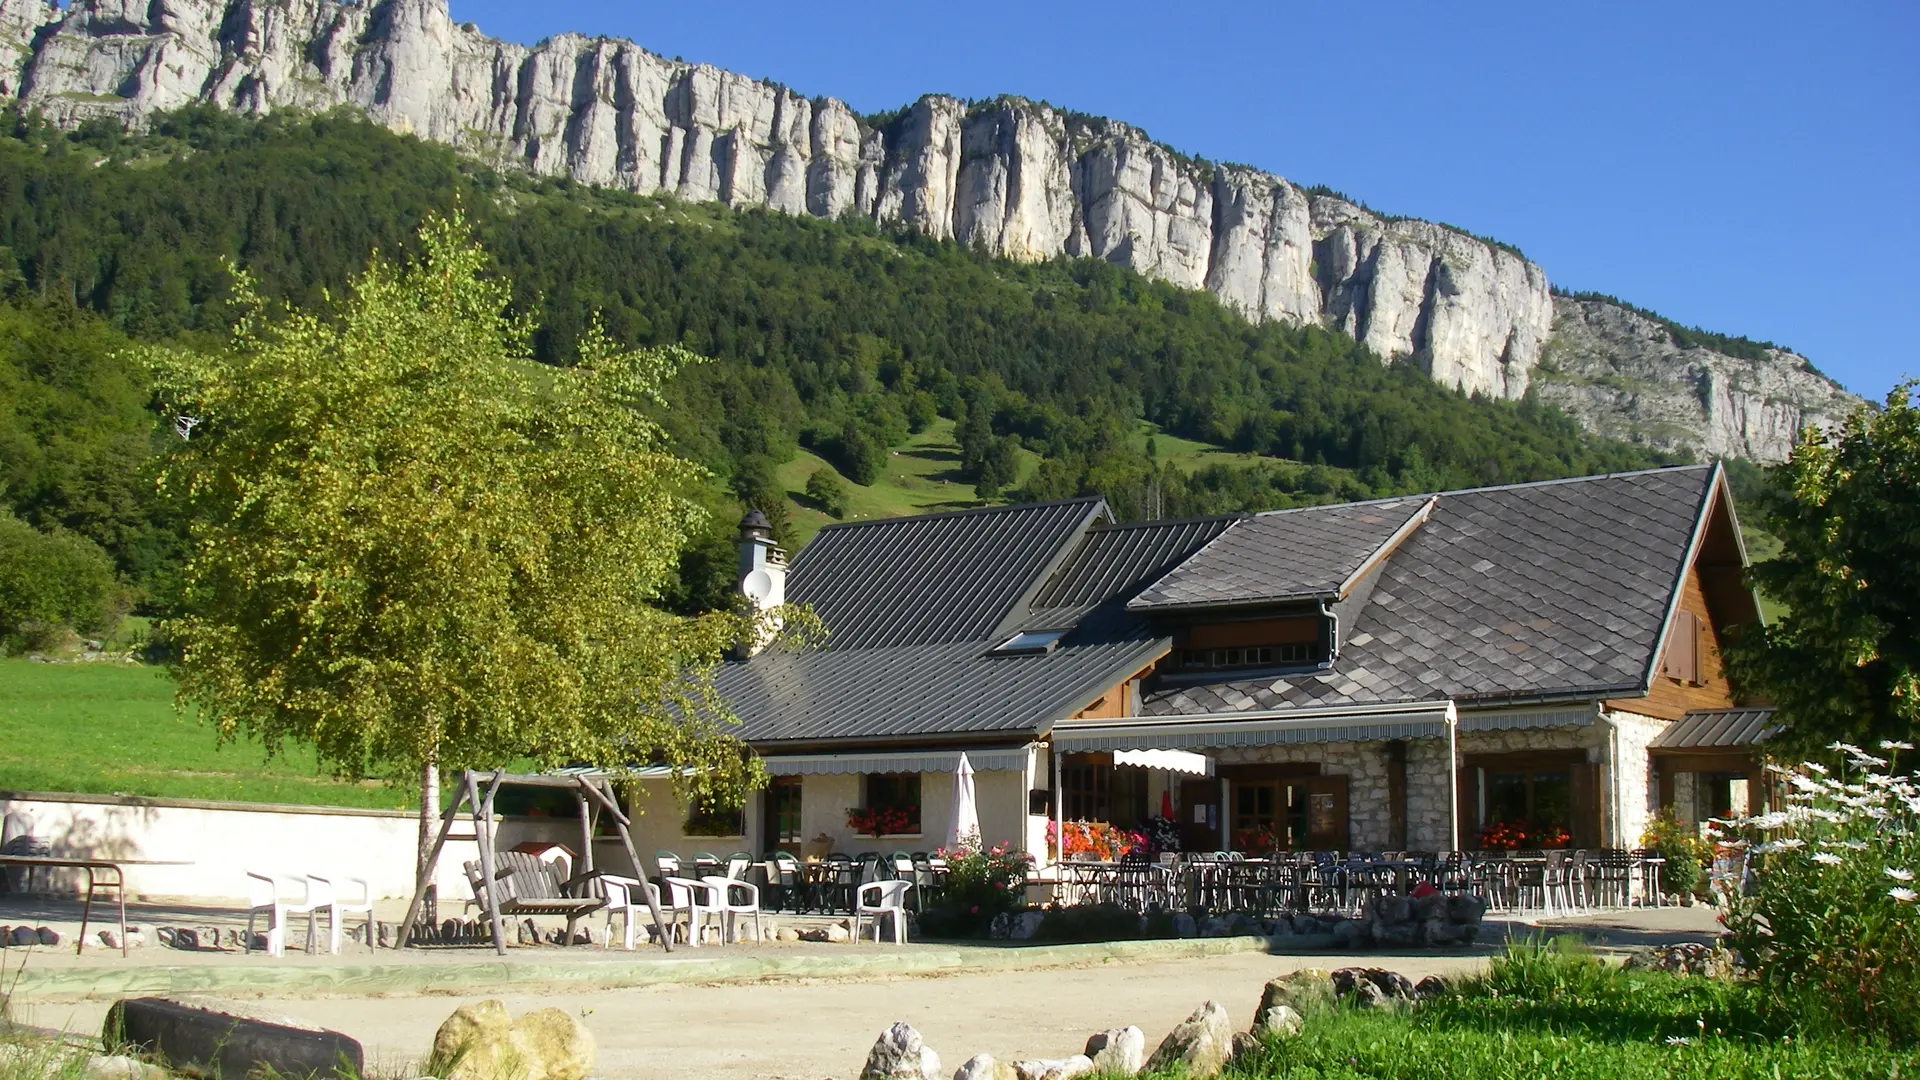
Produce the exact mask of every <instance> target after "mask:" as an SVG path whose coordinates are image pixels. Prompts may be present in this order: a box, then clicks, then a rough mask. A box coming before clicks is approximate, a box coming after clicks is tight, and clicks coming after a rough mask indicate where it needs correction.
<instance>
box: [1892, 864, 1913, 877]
mask: <svg viewBox="0 0 1920 1080" xmlns="http://www.w3.org/2000/svg"><path fill="white" fill-rule="evenodd" d="M1887 876H1888V877H1890V878H1892V879H1893V880H1895V881H1912V880H1913V871H1911V870H1902V869H1901V868H1899V867H1897V866H1889V867H1887Z"/></svg>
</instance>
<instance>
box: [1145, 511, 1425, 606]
mask: <svg viewBox="0 0 1920 1080" xmlns="http://www.w3.org/2000/svg"><path fill="white" fill-rule="evenodd" d="M1429 501H1430V498H1429V497H1428V496H1418V497H1414V498H1405V499H1383V500H1378V501H1375V502H1364V503H1344V504H1341V505H1337V506H1309V507H1301V508H1299V509H1296V510H1277V511H1273V512H1271V513H1265V514H1257V515H1255V516H1254V517H1252V518H1250V519H1248V520H1247V521H1243V522H1241V523H1240V524H1238V525H1236V526H1234V527H1233V528H1232V529H1229V530H1227V531H1226V533H1224V534H1223V535H1221V536H1220V537H1219V538H1218V539H1216V540H1215V541H1214V542H1213V543H1211V544H1208V545H1207V546H1206V547H1205V548H1204V549H1202V550H1201V551H1200V553H1199V554H1197V555H1195V556H1194V557H1193V558H1191V559H1188V560H1187V561H1186V562H1185V563H1182V564H1181V565H1180V566H1179V567H1178V568H1176V569H1175V570H1173V571H1172V572H1171V573H1169V574H1167V575H1166V576H1165V577H1163V578H1161V579H1160V580H1159V581H1158V582H1156V583H1154V584H1153V585H1152V586H1151V587H1150V588H1148V589H1146V590H1145V591H1144V592H1142V593H1141V594H1140V595H1139V596H1138V597H1136V598H1135V599H1134V600H1133V601H1132V602H1131V603H1129V604H1128V606H1129V607H1131V608H1133V609H1134V610H1136V611H1159V610H1168V609H1175V608H1190V607H1216V606H1223V605H1234V604H1262V603H1285V602H1288V601H1296V600H1327V599H1333V598H1335V597H1338V596H1340V595H1341V594H1342V593H1343V592H1344V591H1345V589H1346V587H1347V586H1348V585H1349V584H1350V583H1351V582H1352V580H1353V577H1354V575H1355V574H1357V573H1358V572H1359V571H1360V569H1361V568H1362V567H1363V566H1365V565H1366V564H1367V563H1368V562H1369V561H1371V560H1372V559H1373V557H1374V556H1375V555H1376V554H1377V553H1378V552H1380V550H1381V549H1382V548H1383V547H1384V546H1385V545H1386V544H1387V543H1388V542H1389V541H1390V540H1392V539H1393V537H1394V536H1395V535H1397V534H1399V533H1400V532H1401V531H1402V530H1403V529H1406V528H1408V527H1409V526H1411V525H1413V524H1414V518H1415V517H1416V516H1417V515H1418V514H1419V513H1420V512H1421V511H1422V510H1423V509H1424V508H1425V507H1426V505H1427V503H1428V502H1429Z"/></svg>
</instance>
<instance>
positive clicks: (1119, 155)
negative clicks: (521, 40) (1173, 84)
mask: <svg viewBox="0 0 1920 1080" xmlns="http://www.w3.org/2000/svg"><path fill="white" fill-rule="evenodd" d="M0 40H4V42H5V44H6V45H8V46H10V48H8V49H7V50H6V51H5V53H4V56H3V57H0V60H3V61H4V62H0V90H4V92H5V93H6V94H7V95H8V96H9V97H12V98H13V99H15V100H18V101H20V102H22V103H23V104H25V105H26V106H28V107H31V108H37V109H39V110H41V111H42V112H43V113H44V114H45V115H46V116H47V117H48V118H49V119H51V120H53V121H54V122H55V123H59V124H65V125H73V124H77V123H80V122H82V121H84V120H86V119H89V118H93V117H111V118H115V119H117V120H119V121H121V122H123V123H125V124H127V125H129V126H138V125H139V124H141V123H142V122H143V121H144V119H145V118H146V117H147V116H148V115H150V114H151V113H154V112H156V111H160V110H166V109H172V108H177V107H179V106H182V105H186V104H189V103H193V102H209V103H212V104H215V105H218V106H221V107H223V108H230V109H236V110H241V111H247V112H263V111H267V110H270V109H277V108H301V109H326V108H332V107H335V106H340V105H349V106H353V107H357V108H360V109H362V110H365V111H366V112H367V113H368V114H369V115H370V116H372V117H373V118H374V119H376V120H377V121H379V122H381V123H384V124H386V125H388V126H390V127H392V128H394V129H396V130H400V131H404V132H411V133H413V134H416V135H418V136H420V137H422V138H426V139H432V140H436V141H440V142H444V143H449V144H452V145H454V146H456V147H458V148H460V149H461V150H463V151H465V152H467V153H470V154H474V155H478V156H481V157H483V158H486V159H488V160H490V161H493V162H496V163H499V164H503V165H515V166H519V167H524V168H527V169H530V170H532V171H534V172H536V173H540V174H546V175H567V176H571V177H573V178H574V179H576V180H578V181H581V182H584V183H589V184H597V185H605V186H610V187H617V188H622V189H625V190H628V191H634V192H642V193H653V192H661V193H667V194H671V195H675V196H678V197H681V198H686V199H696V200H709V199H711V200H719V201H721V202H724V203H727V204H729V205H734V206H768V207H772V208H775V209H779V210H783V211H786V212H788V213H794V214H812V215H816V216H821V217H839V216H841V215H843V214H854V215H859V216H862V217H866V218H870V219H873V220H875V221H879V222H882V223H904V224H906V225H909V226H911V227H913V228H916V229H919V230H921V231H924V232H925V233H927V234H929V235H931V236H935V237H939V238H943V239H946V238H951V239H954V240H956V241H958V242H960V243H965V244H971V245H976V246H978V247H980V248H983V249H985V250H987V251H990V252H992V253H994V254H997V255H1003V256H1006V257H1009V258H1015V259H1045V258H1051V257H1054V256H1057V255H1062V254H1066V255H1072V256H1089V257H1093V258H1100V259H1106V260H1109V261H1111V262H1114V263H1118V264H1120V265H1122V266H1127V267H1130V268H1132V269H1135V270H1138V271H1140V272H1141V273H1144V274H1148V275H1151V276H1153V277H1156V278H1160V279H1162V280H1166V281H1170V282H1173V283H1176V284H1179V285H1183V286H1188V287H1191V288H1196V289H1200V288H1204V289H1207V290H1209V291H1211V292H1212V293H1214V294H1215V295H1216V296H1218V297H1220V298H1221V299H1222V300H1223V301H1224V302H1226V303H1227V304H1230V305H1232V306H1233V307H1235V308H1237V309H1239V310H1240V311H1242V312H1244V313H1246V314H1247V315H1248V316H1249V317H1251V318H1255V319H1284V320H1288V321H1292V322H1323V323H1325V324H1327V325H1330V326H1332V327H1335V328H1337V329H1339V330H1342V331H1344V332H1345V333H1347V334H1350V335H1352V336H1353V337H1354V338H1356V339H1358V340H1360V341H1363V342H1365V343H1366V344H1367V345H1369V346H1371V347H1372V348H1373V349H1374V350H1375V351H1376V352H1378V353H1379V354H1380V355H1381V356H1383V357H1388V358H1404V359H1406V360H1407V361H1409V362H1412V363H1415V364H1417V365H1419V366H1420V367H1421V368H1422V369H1423V370H1425V371H1426V372H1428V373H1429V374H1430V375H1431V376H1432V377H1433V378H1434V379H1435V380H1438V381H1440V382H1444V383H1447V384H1449V385H1453V386H1458V387H1460V388H1462V389H1465V390H1468V391H1472V392H1480V393H1485V394H1488V395H1490V396H1493V397H1500V398H1510V399H1511V398H1518V397H1520V396H1522V395H1523V394H1525V393H1526V392H1527V390H1528V388H1529V386H1530V385H1532V383H1533V381H1534V379H1533V376H1534V371H1535V368H1536V367H1537V366H1538V364H1539V363H1540V359H1541V356H1542V351H1543V349H1544V348H1545V347H1546V345H1547V342H1548V340H1549V338H1550V337H1551V336H1552V335H1553V334H1554V332H1555V305H1554V301H1553V297H1552V294H1551V292H1550V290H1549V288H1548V284H1547V277H1546V273H1545V272H1544V271H1543V270H1541V268H1540V267H1538V266H1536V265H1534V264H1533V263H1531V262H1528V261H1527V260H1525V259H1524V258H1522V257H1521V256H1520V255H1518V254H1517V253H1515V252H1514V251H1512V250H1510V249H1507V248H1503V247H1499V246H1496V245H1493V244H1489V243H1487V242H1485V241H1482V240H1479V239H1476V238H1474V237H1471V236H1468V235H1466V234H1464V233H1461V232H1459V231H1456V230H1453V229H1449V228H1446V227H1443V226H1439V225H1433V224H1429V223H1427V222H1422V221H1408V220H1389V219H1385V218H1382V217H1380V216H1378V215H1376V214H1373V213H1371V212H1369V211H1368V210H1366V209H1365V208H1363V207H1360V206H1357V205H1355V204H1353V203H1351V202H1348V201H1346V200H1344V199H1340V198H1336V197H1333V196H1330V195H1326V194H1321V193H1314V192H1310V191H1308V190H1305V189H1302V188H1299V187H1296V186H1295V185H1293V184H1290V183H1288V182H1287V181H1286V180H1283V179H1281V178H1280V177H1278V176H1274V175H1272V174H1269V173H1264V172H1260V171H1257V170H1254V169H1250V168H1244V167H1239V166H1215V165H1210V164H1208V163H1205V162H1200V161H1196V160H1194V159H1192V158H1188V157H1183V156H1181V155H1179V154H1177V153H1175V152H1174V151H1172V150H1169V149H1168V148H1166V147H1164V146H1161V145H1159V144H1157V143H1154V142H1153V141H1152V140H1150V139H1148V138H1147V137H1146V135H1145V134H1144V133H1143V132H1140V131H1138V130H1137V129H1134V128H1131V127H1128V126H1127V125H1125V124H1120V123H1113V122H1109V121H1105V120H1098V119H1092V118H1086V117H1081V116H1077V115H1072V114H1067V113H1063V112H1060V111H1058V110H1055V109H1051V108H1048V107H1046V106H1043V105H1037V104H1034V103H1032V102H1028V101H1023V100H1020V99H1014V98H1003V99H1000V100H996V101H993V102H989V103H986V104H982V105H976V106H973V107H969V106H968V105H967V104H965V103H963V102H960V101H956V100H954V99H952V98H947V97H940V96H929V97H924V98H921V99H920V100H919V101H917V102H914V103H913V104H912V105H911V106H910V107H908V108H907V109H905V110H904V111H902V112H901V113H899V114H898V115H896V116H894V117H892V118H891V119H888V120H886V121H885V122H880V123H871V122H868V121H866V120H863V119H862V118H860V117H858V116H856V115H854V113H853V112H852V111H851V110H850V109H848V108H847V106H845V105H844V104H842V103H840V102H838V101H834V100H832V99H830V98H811V99H809V98H804V97H801V96H800V95H798V94H796V93H794V92H792V91H790V90H787V89H785V88H783V87H780V86H776V85H773V84H770V83H764V82H756V81H754V80H751V79H748V78H745V77H743V76H739V75H734V74H731V73H729V72H725V71H720V70H718V69H715V68H712V67H709V66H706V65H695V64H687V63H682V62H679V61H673V60H666V59H663V58H661V57H659V56H656V55H654V54H652V53H650V52H647V51H646V50H645V49H643V48H641V47H639V46H637V45H635V44H633V43H631V42H626V41H617V40H609V39H604V38H585V37H580V36H577V35H570V34H569V35H561V36H559V37H555V38H551V39H549V40H546V41H543V42H541V43H540V44H538V45H535V46H532V47H526V46H520V45H515V44H511V43H508V42H502V41H496V40H494V39H492V38H488V37H486V36H485V35H483V34H482V33H480V31H479V30H478V29H477V28H475V27H474V26H472V25H470V24H468V25H460V26H456V25H454V24H453V23H452V22H451V21H450V19H449V18H448V15H447V7H446V0H366V2H363V3H354V4H342V3H338V2H336V0H73V2H72V4H71V5H70V6H69V7H68V8H67V9H66V10H65V11H64V12H63V11H61V10H58V9H56V8H54V7H52V6H51V5H48V4H45V3H42V2H41V0H0ZM1562 323H1563V325H1564V324H1565V320H1564V319H1563V320H1562ZM1630 339H1631V335H1627V336H1624V337H1623V336H1621V335H1612V336H1606V335H1601V336H1597V337H1596V336H1590V337H1589V338H1585V339H1582V340H1583V341H1592V342H1603V341H1604V342H1605V343H1607V344H1606V347H1609V348H1610V347H1613V345H1614V344H1620V343H1627V342H1629V340H1630ZM1595 347H1599V346H1595ZM1581 348H1583V349H1584V348H1586V346H1581ZM1588 351H1589V352H1590V351H1591V350H1590V349H1589V350H1588ZM1617 360H1618V362H1620V363H1625V364H1627V365H1628V366H1635V365H1640V366H1645V365H1644V364H1642V361H1643V360H1646V361H1647V362H1648V363H1652V362H1653V361H1652V360H1651V358H1650V357H1641V356H1639V354H1635V355H1634V356H1623V357H1619V358H1617ZM1582 362H1583V363H1584V362H1585V361H1582ZM1595 362H1605V359H1604V358H1603V359H1602V360H1600V361H1595ZM1702 363H1705V361H1702ZM1654 366H1656V367H1657V366H1658V365H1657V364H1655V365H1654ZM1636 370H1638V367H1636ZM1689 370H1690V369H1689ZM1636 377H1639V376H1636ZM1646 377H1647V378H1649V379H1651V380H1652V381H1653V382H1654V383H1661V384H1663V385H1664V384H1666V383H1671V384H1672V386H1669V387H1668V388H1667V390H1666V391H1663V392H1672V393H1678V394H1680V395H1681V396H1682V397H1685V396H1686V395H1687V394H1689V393H1691V391H1690V390H1687V389H1686V386H1687V385H1690V384H1688V383H1686V379H1687V378H1690V376H1681V375H1679V374H1678V373H1676V376H1675V378H1670V377H1668V376H1666V375H1660V374H1658V373H1657V372H1654V371H1652V370H1651V369H1649V370H1648V371H1647V372H1646ZM1676 378H1678V381H1676ZM1782 379H1783V380H1784V381H1783V382H1782V385H1790V386H1791V387H1793V388H1801V387H1802V386H1803V383H1804V380H1801V381H1795V380H1791V379H1784V376H1783V377H1782ZM1764 381H1765V380H1764V379H1759V380H1758V381H1756V379H1747V380H1745V381H1742V380H1739V379H1732V380H1730V381H1729V383H1728V386H1729V387H1730V388H1731V389H1729V391H1728V393H1729V395H1730V396H1729V398H1728V399H1727V404H1728V410H1727V411H1726V413H1725V416H1726V417H1727V419H1726V422H1727V423H1729V424H1732V425H1734V427H1730V428H1728V429H1727V430H1725V431H1720V430H1717V429H1716V430H1709V431H1705V432H1703V433H1700V434H1699V435H1698V436H1697V437H1696V436H1693V435H1689V434H1685V433H1676V432H1677V429H1675V430H1674V431H1669V429H1668V428H1665V427H1660V428H1659V429H1658V432H1656V433H1655V434H1654V435H1653V436H1652V437H1655V438H1656V440H1657V441H1658V440H1664V441H1667V442H1677V443H1684V444H1687V445H1692V446H1695V447H1705V448H1709V449H1711V448H1715V447H1721V446H1724V447H1728V448H1732V449H1729V451H1728V452H1734V453H1738V452H1743V451H1747V452H1756V453H1758V452H1761V451H1759V450H1758V449H1757V448H1760V447H1766V448H1768V450H1767V451H1766V452H1767V453H1770V452H1771V451H1772V450H1773V449H1777V448H1778V446H1779V445H1780V443H1779V440H1777V439H1773V438H1771V437H1749V436H1747V435H1736V434H1735V433H1734V428H1739V430H1740V431H1743V432H1744V431H1746V430H1747V427H1745V426H1742V425H1746V424H1747V421H1745V420H1737V421H1736V420H1734V419H1732V417H1734V416H1735V415H1738V416H1741V417H1746V416H1749V415H1752V414H1754V412H1755V409H1756V406H1755V404H1754V403H1753V402H1751V401H1748V400H1747V399H1745V398H1743V397H1741V394H1742V393H1743V392H1744V391H1742V390H1741V389H1738V388H1737V387H1742V386H1746V385H1748V384H1749V383H1752V384H1755V385H1758V382H1764ZM1776 381H1781V380H1776ZM1815 381H1816V382H1819V380H1818V379H1817V377H1816V378H1815ZM1571 385H1572V384H1571V383H1564V382H1563V383H1562V384H1559V385H1558V388H1556V389H1555V391H1554V392H1555V393H1556V394H1560V395H1561V397H1560V398H1558V399H1556V400H1563V401H1564V402H1565V403H1568V404H1569V405H1570V407H1577V408H1578V409H1579V410H1580V412H1579V415H1581V416H1582V417H1583V419H1585V420H1586V421H1587V422H1588V423H1589V424H1592V425H1594V426H1596V427H1599V428H1603V429H1606V430H1618V431H1626V432H1628V433H1630V434H1633V435H1635V436H1636V437H1647V436H1648V433H1649V432H1653V431H1654V428H1651V427H1647V426H1645V425H1639V424H1636V423H1631V422H1628V421H1626V420H1625V419H1624V418H1625V416H1626V414H1625V413H1620V414H1618V415H1616V414H1615V413H1614V412H1612V411H1610V410H1611V409H1612V408H1613V406H1611V405H1609V404H1608V402H1607V401H1606V400H1604V399H1603V397H1601V396H1599V395H1594V394H1586V393H1580V394H1575V393H1573V392H1572V391H1571V390H1569V389H1567V387H1569V386H1571ZM1588 385H1589V386H1591V385H1593V384H1592V383H1591V382H1589V384H1588ZM1770 385H1771V384H1770ZM1806 385H1811V384H1806ZM1820 386H1821V387H1824V389H1819V388H1815V389H1812V390H1808V391H1807V392H1808V393H1811V394H1812V395H1813V396H1814V397H1819V398H1821V402H1824V401H1825V398H1824V397H1822V395H1823V394H1824V395H1826V396H1828V397H1831V396H1832V395H1833V394H1834V393H1837V391H1836V390H1835V388H1833V387H1832V386H1831V384H1826V383H1824V382H1821V383H1820ZM1675 388H1678V389H1675ZM1796 392H1797V391H1796ZM1799 404H1800V407H1801V408H1802V410H1803V411H1805V412H1809V413H1810V414H1811V413H1815V412H1818V411H1819V410H1820V409H1822V408H1825V407H1826V405H1825V404H1822V403H1815V402H1813V401H1812V399H1808V400H1807V401H1805V402H1800V403H1799ZM1761 411H1762V412H1764V411H1765V410H1764V408H1762V409H1761ZM1663 415H1665V414H1663ZM1713 415H1714V414H1712V412H1711V410H1709V416H1708V420H1709V422H1710V423H1717V422H1718V421H1714V420H1713ZM1767 415H1768V416H1770V417H1773V418H1772V419H1761V420H1758V421H1755V423H1758V424H1760V427H1761V429H1766V428H1767V425H1769V424H1773V423H1775V422H1785V420H1786V417H1787V415H1788V413H1787V412H1786V411H1777V415H1776V414H1767ZM1675 416H1676V419H1675V420H1674V421H1673V422H1674V423H1675V424H1680V425H1683V426H1684V425H1685V424H1686V423H1687V421H1686V420H1685V419H1682V418H1677V417H1678V414H1675Z"/></svg>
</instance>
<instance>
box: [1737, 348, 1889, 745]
mask: <svg viewBox="0 0 1920 1080" xmlns="http://www.w3.org/2000/svg"><path fill="white" fill-rule="evenodd" d="M1915 388H1916V384H1915V383H1912V382H1908V383H1903V384H1902V385H1900V386H1898V387H1895V388H1894V390H1893V392H1892V393H1890V394H1889V395H1888V396H1887V400H1886V404H1885V406H1884V407H1883V408H1880V409H1873V408H1869V407H1866V406H1862V407H1861V408H1860V409H1858V410H1857V411H1855V412H1854V413H1853V415H1852V416H1850V417H1849V418H1848V419H1847V422H1846V424H1845V426H1844V427H1843V428H1842V429H1841V430H1840V431H1838V432H1837V433H1836V434H1835V435H1834V437H1832V438H1823V437H1821V436H1820V435H1819V433H1818V432H1815V431H1813V430H1811V429H1809V431H1808V433H1807V434H1806V435H1805V436H1804V437H1803V439H1802V441H1801V442H1800V444H1799V445H1798V446H1796V447H1795V448H1794V451H1793V454H1792V456H1791V457H1789V458H1788V459H1787V461H1786V463H1785V464H1783V465H1780V466H1777V467H1775V468H1773V469H1770V470H1768V473H1767V477H1766V488H1765V490H1764V492H1763V494H1762V497H1761V500H1760V509H1761V514H1762V516H1763V518H1764V520H1765V522H1766V525H1767V528H1768V531H1770V532H1771V533H1773V534H1774V535H1775V536H1778V537H1779V538H1780V540H1781V541H1782V542H1783V544H1784V545H1785V550H1784V552H1783V553H1782V554H1780V555H1779V556H1776V557H1775V558H1773V559H1771V560H1769V561H1767V562H1764V563H1760V564H1758V565H1756V566H1755V567H1754V568H1753V578H1754V582H1755V584H1756V585H1758V587H1759V588H1760V589H1761V590H1762V591H1764V592H1765V593H1766V594H1767V595H1769V596H1772V597H1774V598H1776V599H1778V600H1779V601H1780V602H1781V603H1782V604H1784V605H1786V607H1787V608H1788V611H1787V614H1786V615H1784V616H1783V617H1781V618H1780V619H1779V621H1777V622H1775V623H1774V624H1772V625H1770V626H1767V627H1764V628H1756V629H1751V630H1749V631H1747V632H1746V633H1744V634H1742V635H1741V636H1740V637H1739V638H1738V639H1736V640H1735V641H1734V642H1733V643H1732V645H1731V647H1730V649H1729V653H1728V659H1729V663H1730V670H1731V673H1732V675H1733V676H1734V678H1735V679H1736V681H1737V682H1738V683H1739V684H1740V685H1741V687H1742V688H1743V690H1744V691H1745V692H1747V693H1749V694H1752V695H1754V696H1757V697H1759V698H1762V699H1765V700H1770V701H1772V702H1773V703H1774V704H1775V705H1776V706H1777V707H1778V710H1779V712H1778V716H1779V719H1780V720H1781V722H1782V723H1784V724H1785V725H1786V730H1785V732H1784V733H1783V734H1782V736H1780V738H1779V739H1778V740H1777V742H1778V743H1779V745H1781V746H1782V747H1783V749H1785V750H1786V751H1788V752H1797V753H1817V752H1819V751H1820V750H1822V749H1823V748H1824V747H1825V746H1826V745H1827V744H1828V743H1830V742H1833V741H1836V740H1839V741H1844V742H1849V743H1856V744H1859V745H1863V746H1873V745H1875V744H1876V743H1878V742H1879V741H1880V740H1883V739H1889V740H1898V741H1908V742H1911V741H1913V740H1914V738H1915V736H1916V735H1917V734H1920V409H1916V408H1915V405H1914V392H1915Z"/></svg>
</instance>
